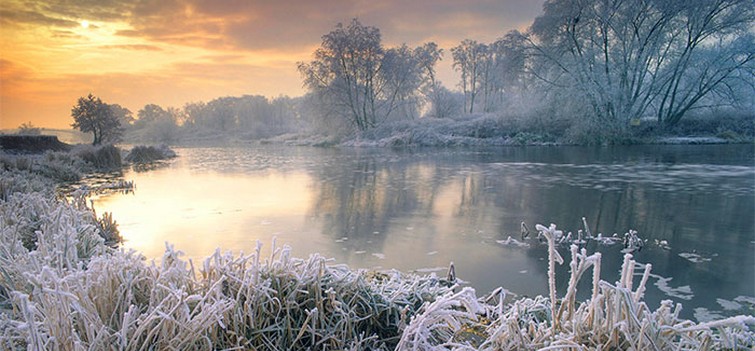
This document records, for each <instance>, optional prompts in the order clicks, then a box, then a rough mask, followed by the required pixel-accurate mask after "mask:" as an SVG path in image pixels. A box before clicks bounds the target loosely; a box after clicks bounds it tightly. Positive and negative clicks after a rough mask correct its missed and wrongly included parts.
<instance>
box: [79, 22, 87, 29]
mask: <svg viewBox="0 0 755 351" xmlns="http://www.w3.org/2000/svg"><path fill="white" fill-rule="evenodd" d="M80 24H81V28H84V29H86V28H89V21H87V20H83V21H81V22H80Z"/></svg>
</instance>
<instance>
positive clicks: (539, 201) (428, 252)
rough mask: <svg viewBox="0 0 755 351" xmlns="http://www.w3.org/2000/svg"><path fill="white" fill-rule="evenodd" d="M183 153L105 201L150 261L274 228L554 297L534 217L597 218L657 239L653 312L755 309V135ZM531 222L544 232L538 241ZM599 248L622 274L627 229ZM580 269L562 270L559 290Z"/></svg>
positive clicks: (343, 253) (280, 240)
mask: <svg viewBox="0 0 755 351" xmlns="http://www.w3.org/2000/svg"><path fill="white" fill-rule="evenodd" d="M177 152H178V154H179V157H178V158H177V159H175V160H173V161H171V162H169V163H168V164H166V165H164V166H163V167H160V168H158V169H155V170H151V171H148V172H137V171H128V172H127V173H126V174H125V175H124V178H125V179H126V180H133V181H134V182H135V185H136V189H135V192H134V194H127V195H120V194H113V195H106V196H101V197H99V198H98V199H97V200H96V201H95V207H96V208H97V210H98V212H104V211H108V212H113V215H114V217H115V219H116V220H117V222H118V223H119V225H120V230H121V233H122V235H123V237H124V238H125V240H126V242H125V247H127V248H133V249H136V250H138V251H139V252H141V253H143V254H144V255H145V256H146V257H147V258H159V257H160V256H161V254H162V252H163V250H164V248H165V242H169V243H171V244H172V245H175V247H176V248H177V249H179V250H181V251H183V252H185V253H186V256H187V257H189V258H192V259H194V260H195V262H196V261H197V260H200V259H201V258H203V257H206V256H207V255H210V254H212V253H213V252H214V250H215V249H216V248H220V249H221V250H223V251H225V250H232V251H233V252H234V253H239V252H241V251H243V252H246V253H249V252H252V251H253V250H254V248H255V246H256V241H257V240H259V241H260V242H261V243H262V244H263V245H264V246H263V251H265V252H268V253H269V250H270V248H271V246H272V243H273V240H274V239H273V238H275V241H276V242H277V244H278V245H283V244H287V245H290V246H292V247H293V253H294V255H297V256H301V257H304V256H307V255H310V254H313V253H319V254H321V255H323V256H326V257H332V258H334V263H344V264H348V265H350V266H352V267H355V268H368V269H372V268H381V269H399V270H401V271H405V272H411V271H419V272H422V273H426V272H431V271H434V272H437V274H439V275H445V270H446V268H447V267H448V265H449V262H452V261H453V262H454V264H455V267H456V272H457V274H458V276H459V278H461V279H463V280H465V281H467V282H468V284H469V285H471V286H473V287H475V288H476V289H477V290H478V291H479V292H480V293H481V294H482V293H484V292H487V291H490V290H492V289H494V288H496V287H498V286H503V287H504V288H506V289H508V290H509V291H511V292H513V293H515V294H519V295H529V296H532V295H537V294H547V282H546V279H547V278H546V270H547V247H546V245H545V244H543V243H541V242H539V241H538V240H537V238H536V233H535V231H534V227H535V224H537V223H540V224H544V225H547V224H550V223H555V224H557V225H558V227H559V228H560V229H563V230H564V231H565V233H566V232H568V231H572V232H574V235H577V234H576V233H577V230H579V229H582V222H581V218H582V217H585V218H586V220H587V223H588V225H589V226H590V230H591V231H592V233H593V234H595V235H597V234H598V233H602V235H603V236H604V237H605V236H611V235H612V234H613V233H617V234H618V235H619V239H621V238H623V234H624V233H625V232H626V231H628V230H629V229H634V230H637V231H638V232H639V236H640V237H641V238H643V239H644V240H646V243H645V246H644V248H643V249H642V250H641V251H639V252H635V258H636V259H637V261H638V262H643V263H651V264H652V265H653V273H654V274H655V275H654V276H653V278H651V284H648V285H649V289H648V292H647V298H646V301H647V302H648V304H649V305H650V306H651V308H655V307H654V306H657V305H658V304H659V303H660V301H661V300H663V299H671V300H673V301H675V302H681V303H683V305H684V310H683V314H684V315H685V316H687V317H693V316H698V314H699V313H704V312H705V311H704V310H701V308H705V309H707V310H708V311H709V312H715V313H721V314H724V315H729V314H742V313H746V314H747V313H752V310H748V308H750V307H747V306H748V305H747V303H745V302H747V301H752V300H755V298H753V297H754V296H755V259H754V257H755V255H753V254H754V253H755V230H754V229H753V228H755V223H754V220H753V213H755V166H754V165H753V162H754V161H753V160H754V159H755V155H754V152H753V148H752V146H751V145H705V146H698V145H687V146H657V145H653V146H616V147H560V148H555V147H504V148H484V149H412V150H401V151H396V150H385V149H322V148H304V147H302V148H294V147H273V146H254V147H219V148H211V147H203V148H180V149H177ZM522 221H524V222H525V223H526V224H527V225H528V226H529V228H530V229H531V230H532V233H531V234H530V236H529V237H528V238H526V239H522V238H521V234H520V224H521V222H522ZM509 236H510V237H512V239H516V241H512V240H508V241H507V238H508V237H509ZM586 248H587V251H588V253H591V252H595V251H601V252H602V253H603V261H602V262H603V268H602V276H601V277H602V279H604V280H606V281H608V282H613V281H615V280H616V278H617V277H618V273H619V269H620V266H621V262H622V256H623V253H622V252H621V249H623V245H622V244H621V240H618V243H617V244H614V245H605V244H601V243H599V242H598V241H596V240H590V241H588V243H587V244H586ZM561 249H562V250H561V254H562V256H564V258H565V259H566V260H567V261H568V260H569V257H568V246H567V245H563V246H562V248H561ZM568 269H569V268H568V265H563V266H560V267H558V278H557V279H558V281H557V284H558V286H559V288H560V289H561V290H560V291H564V290H565V289H566V285H567V283H568V282H567V279H568ZM669 278H670V279H669ZM585 284H586V285H585V286H584V287H583V288H581V289H580V293H581V294H588V293H589V291H590V289H589V287H588V285H589V282H587V281H585ZM585 296H586V295H585ZM696 308H697V309H698V311H697V312H696V311H695V309H696ZM727 308H728V309H729V310H726V309H727Z"/></svg>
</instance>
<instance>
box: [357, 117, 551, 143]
mask: <svg viewBox="0 0 755 351" xmlns="http://www.w3.org/2000/svg"><path fill="white" fill-rule="evenodd" d="M525 129H526V128H524V127H523V126H522V125H521V123H519V121H517V120H516V119H512V118H503V117H501V116H498V115H495V114H476V115H469V116H463V117H460V118H420V119H416V120H403V121H393V122H388V123H383V124H381V125H380V126H378V127H376V128H373V129H370V130H367V131H365V132H362V133H360V134H359V135H357V136H356V137H354V138H351V139H349V140H347V141H345V142H344V143H343V145H347V146H379V147H386V146H387V147H397V146H495V145H524V144H540V145H542V144H549V143H553V142H555V138H553V137H552V136H550V135H546V134H542V135H541V134H535V133H532V132H529V131H526V130H525Z"/></svg>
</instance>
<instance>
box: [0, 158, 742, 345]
mask: <svg viewBox="0 0 755 351" xmlns="http://www.w3.org/2000/svg"><path fill="white" fill-rule="evenodd" d="M50 184H52V182H51V181H50V180H49V179H45V178H42V177H40V176H37V175H34V174H32V173H28V172H27V173H23V172H21V171H14V172H4V173H3V174H2V176H0V190H2V194H3V196H2V198H1V199H0V224H1V225H2V226H0V349H4V350H5V349H7V350H22V349H33V350H45V349H56V350H57V349H61V350H152V349H154V350H162V349H175V350H213V349H256V350H278V349H281V350H288V349H292V350H306V349H312V350H315V349H316V350H448V349H451V350H517V349H543V350H561V349H569V350H582V349H622V350H624V349H635V350H645V349H651V350H652V349H658V350H667V349H668V350H677V349H681V350H705V349H709V350H718V349H752V348H753V347H755V333H754V332H753V328H755V317H753V316H738V317H732V318H727V319H718V320H713V321H709V322H705V323H694V322H692V321H689V320H684V319H681V318H679V311H680V308H681V306H680V305H673V304H672V303H671V302H670V301H664V302H662V303H661V305H660V306H658V307H657V308H655V309H652V308H651V307H650V306H648V305H647V304H646V303H645V302H643V294H644V291H645V285H646V283H647V281H648V278H649V277H650V274H651V273H650V272H651V268H652V267H651V266H650V265H641V264H638V263H637V262H635V261H634V259H633V258H632V255H631V254H626V255H625V256H624V264H623V266H622V271H621V277H620V279H619V281H617V282H615V283H609V282H606V281H603V280H601V279H600V267H601V256H600V254H599V253H594V254H588V253H587V252H585V251H584V250H580V249H579V248H578V247H577V246H571V260H570V263H569V265H570V267H571V275H570V277H569V283H568V287H567V289H566V290H565V291H557V289H556V285H555V265H556V264H561V263H563V262H564V259H563V258H562V257H561V256H560V255H559V253H558V251H557V250H556V249H555V247H556V245H557V240H558V238H563V237H564V235H563V233H562V232H560V231H558V230H556V227H555V226H554V225H551V226H550V227H544V226H540V225H538V226H537V230H538V231H539V233H540V235H541V236H542V237H544V238H545V239H546V240H547V242H548V250H549V259H548V265H549V271H548V274H549V283H550V284H549V285H550V290H549V295H548V296H547V297H542V296H538V297H534V298H520V299H516V300H514V301H513V302H508V301H509V300H507V299H505V290H504V289H498V290H496V291H494V292H492V293H490V294H485V295H482V296H478V295H477V292H476V291H475V290H474V289H472V288H469V287H464V288H462V287H460V286H458V285H455V284H454V282H453V281H448V280H446V279H439V278H437V277H436V276H435V275H414V274H403V273H399V272H396V271H386V272H375V271H367V270H352V269H350V268H348V267H346V266H344V265H335V264H333V263H332V262H331V261H330V260H328V259H326V258H324V257H322V256H319V255H313V256H310V257H308V258H306V259H301V258H294V257H291V250H290V248H288V247H282V248H276V247H275V243H273V248H272V249H271V250H270V252H272V253H271V254H270V255H269V256H265V257H263V256H262V255H261V250H260V245H259V244H258V247H257V250H256V251H255V252H252V253H250V254H246V255H245V254H237V255H234V254H231V253H221V252H220V251H217V252H216V253H215V254H213V255H211V256H210V257H208V258H206V259H205V260H203V261H202V262H196V263H195V262H192V261H187V260H184V259H182V257H181V253H180V252H179V251H177V250H175V249H174V248H172V247H171V246H169V245H166V251H165V254H164V255H163V257H162V259H161V260H160V261H159V262H154V261H153V262H146V261H145V260H144V258H143V257H142V256H141V255H139V254H138V253H137V252H133V251H126V250H124V249H113V248H112V247H110V246H108V245H107V243H106V238H105V236H104V235H103V234H102V233H103V232H104V231H106V230H107V225H102V223H100V224H99V225H98V223H99V222H100V221H101V220H97V216H96V215H95V214H94V211H93V210H92V209H90V208H87V207H86V201H85V200H84V199H83V198H78V200H74V201H66V200H63V199H60V198H56V197H55V196H54V194H53V193H52V191H50ZM585 274H587V275H588V277H589V278H587V279H591V281H592V294H591V295H590V298H589V299H587V300H585V301H578V300H577V299H576V296H577V294H576V291H577V286H578V282H579V281H580V280H581V279H585V278H584V277H583V276H584V275H585Z"/></svg>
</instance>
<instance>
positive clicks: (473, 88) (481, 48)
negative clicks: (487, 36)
mask: <svg viewBox="0 0 755 351" xmlns="http://www.w3.org/2000/svg"><path fill="white" fill-rule="evenodd" d="M487 50H488V47H487V45H485V44H480V43H478V42H477V41H475V40H470V39H465V40H463V41H462V42H461V44H459V45H458V46H456V47H453V48H451V55H452V56H453V59H454V63H453V67H454V69H456V70H457V71H459V72H460V73H461V84H460V85H461V90H462V92H463V93H464V110H465V111H466V112H468V113H474V108H475V99H476V98H477V95H478V94H479V93H480V91H481V90H483V89H482V86H481V84H480V83H481V82H482V81H484V80H485V73H489V70H486V67H485V66H486V65H487V59H486V58H487Z"/></svg>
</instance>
